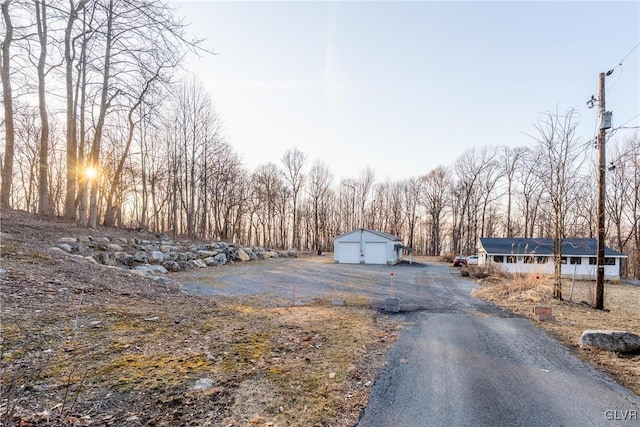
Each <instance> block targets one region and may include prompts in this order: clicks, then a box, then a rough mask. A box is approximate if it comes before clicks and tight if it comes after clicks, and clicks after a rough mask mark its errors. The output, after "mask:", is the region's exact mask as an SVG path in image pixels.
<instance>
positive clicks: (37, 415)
mask: <svg viewBox="0 0 640 427" xmlns="http://www.w3.org/2000/svg"><path fill="white" fill-rule="evenodd" d="M1 227H2V228H1V232H2V234H1V236H0V238H1V269H2V270H1V272H0V278H1V285H0V286H1V289H0V290H1V297H2V341H1V345H2V348H1V354H0V356H1V357H0V368H1V374H0V375H1V380H2V386H1V389H0V394H1V395H0V398H1V400H0V420H1V421H2V423H3V425H7V426H9V425H128V426H135V425H167V426H176V425H194V426H196V425H197V426H204V425H352V424H353V423H354V422H355V420H357V418H358V416H359V413H360V410H361V409H362V408H363V407H364V405H365V404H366V401H367V398H368V390H369V388H368V387H369V386H370V385H371V384H372V381H373V380H374V377H375V373H376V372H377V370H378V368H379V367H380V366H381V365H382V363H384V358H385V354H386V350H387V349H388V347H389V346H390V345H391V343H392V342H393V340H394V337H395V333H396V327H395V325H393V324H391V323H389V322H388V321H387V320H385V319H384V318H382V317H380V316H379V315H378V314H376V313H374V312H371V311H370V310H368V308H366V307H357V306H356V307H349V308H348V309H345V308H344V307H343V308H342V309H341V310H339V309H337V308H335V307H332V306H330V305H329V304H322V303H321V302H320V303H318V304H314V305H312V306H307V307H280V308H277V309H275V308H265V307H262V306H261V305H260V304H259V302H257V303H256V304H254V305H252V304H251V303H248V302H246V301H245V302H242V301H239V300H232V299H222V298H211V297H197V296H191V295H186V294H184V293H182V292H181V291H180V289H179V287H178V286H176V285H175V284H172V283H171V281H165V282H163V283H161V282H157V281H154V280H151V279H150V278H147V277H143V276H141V275H139V274H136V273H134V272H132V271H131V270H123V269H121V268H117V267H108V266H104V265H98V264H94V263H92V262H89V261H87V260H86V259H82V257H78V256H71V255H69V254H67V253H64V252H63V251H51V250H50V249H49V248H50V247H51V246H53V245H54V244H55V243H56V242H58V241H59V240H60V238H62V237H76V238H79V237H81V236H91V238H92V239H97V238H109V239H115V238H119V239H140V240H144V239H150V238H154V237H155V236H150V235H149V234H148V233H140V232H137V231H134V230H123V229H105V228H100V229H98V230H90V229H87V228H83V227H78V226H76V225H74V224H71V223H69V222H67V221H64V220H61V219H42V218H38V217H34V216H31V215H28V214H25V213H20V212H3V213H2V222H1ZM260 262H268V261H260ZM211 268H225V267H224V266H215V267H211ZM331 324H335V325H343V324H349V325H350V328H342V327H335V328H334V327H331ZM327 342H331V343H336V344H337V345H339V347H340V349H341V351H339V352H329V351H327V350H326V348H327V347H328V346H324V347H323V343H327ZM333 362H335V363H336V364H338V363H339V364H340V366H345V372H347V374H339V375H337V376H336V375H335V374H333V375H332V376H328V373H327V372H326V366H327V365H328V364H330V363H333ZM265 381H266V382H265ZM265 384H269V387H265Z"/></svg>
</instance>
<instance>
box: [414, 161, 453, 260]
mask: <svg viewBox="0 0 640 427" xmlns="http://www.w3.org/2000/svg"><path fill="white" fill-rule="evenodd" d="M421 180H422V181H423V183H424V185H423V186H422V190H423V191H422V197H421V200H422V204H423V205H424V207H425V210H426V213H427V223H428V236H429V238H428V243H427V248H426V250H427V254H428V255H440V252H441V251H442V238H443V236H442V234H441V233H442V228H443V220H444V210H445V207H446V205H447V203H448V198H449V192H450V191H451V188H450V185H451V172H450V171H449V170H448V169H447V168H445V167H444V166H438V167H437V168H436V169H434V170H432V171H431V172H429V173H428V174H427V175H425V176H423V177H422V178H421Z"/></svg>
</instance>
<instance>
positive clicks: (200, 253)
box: [198, 250, 218, 258]
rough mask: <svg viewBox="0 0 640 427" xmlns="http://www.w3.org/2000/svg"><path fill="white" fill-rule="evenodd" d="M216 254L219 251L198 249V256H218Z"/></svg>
mask: <svg viewBox="0 0 640 427" xmlns="http://www.w3.org/2000/svg"><path fill="white" fill-rule="evenodd" d="M216 255H218V251H207V250H201V251H198V256H199V257H200V258H209V257H210V256H216Z"/></svg>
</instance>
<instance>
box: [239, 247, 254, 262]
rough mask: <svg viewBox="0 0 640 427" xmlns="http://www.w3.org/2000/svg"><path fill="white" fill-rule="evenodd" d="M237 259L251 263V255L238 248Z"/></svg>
mask: <svg viewBox="0 0 640 427" xmlns="http://www.w3.org/2000/svg"><path fill="white" fill-rule="evenodd" d="M237 258H238V259H239V260H240V261H242V262H246V261H251V258H250V257H249V255H247V253H246V252H245V251H244V250H243V249H241V248H238V255H237Z"/></svg>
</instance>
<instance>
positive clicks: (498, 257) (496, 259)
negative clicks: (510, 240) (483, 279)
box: [493, 255, 504, 262]
mask: <svg viewBox="0 0 640 427" xmlns="http://www.w3.org/2000/svg"><path fill="white" fill-rule="evenodd" d="M493 262H504V257H503V256H502V255H494V256H493Z"/></svg>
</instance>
